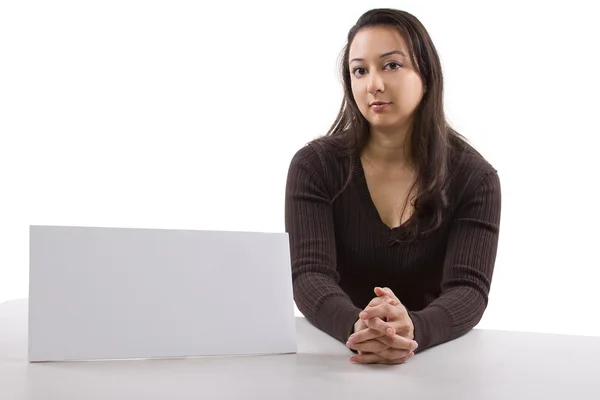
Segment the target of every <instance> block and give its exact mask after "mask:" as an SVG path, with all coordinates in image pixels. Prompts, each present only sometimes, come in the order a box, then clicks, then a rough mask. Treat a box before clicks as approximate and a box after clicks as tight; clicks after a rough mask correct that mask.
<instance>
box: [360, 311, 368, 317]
mask: <svg viewBox="0 0 600 400" xmlns="http://www.w3.org/2000/svg"><path fill="white" fill-rule="evenodd" d="M358 316H359V317H361V318H364V317H366V316H367V313H366V312H364V311H363V312H361V313H360V314H358Z"/></svg>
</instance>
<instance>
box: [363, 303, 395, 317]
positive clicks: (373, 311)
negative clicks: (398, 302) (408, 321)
mask: <svg viewBox="0 0 600 400" xmlns="http://www.w3.org/2000/svg"><path fill="white" fill-rule="evenodd" d="M401 312H402V309H401V308H400V307H395V306H392V305H391V304H389V303H383V304H380V305H378V306H373V307H367V308H366V309H365V310H363V311H361V313H360V314H359V315H358V316H359V318H361V319H363V320H369V319H373V318H376V317H379V318H386V319H392V318H397V317H399V316H400V314H401Z"/></svg>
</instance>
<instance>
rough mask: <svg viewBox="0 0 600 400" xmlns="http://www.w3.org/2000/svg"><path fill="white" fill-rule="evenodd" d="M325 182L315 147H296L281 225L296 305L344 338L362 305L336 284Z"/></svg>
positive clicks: (330, 216)
mask: <svg viewBox="0 0 600 400" xmlns="http://www.w3.org/2000/svg"><path fill="white" fill-rule="evenodd" d="M325 181H326V179H325V175H324V171H323V167H322V165H321V162H320V159H319V156H318V154H317V153H316V151H315V150H314V149H313V148H312V147H310V145H309V146H305V147H303V148H302V149H300V150H299V151H298V152H297V153H296V154H295V155H294V157H293V158H292V161H291V163H290V167H289V171H288V177H287V184H286V193H285V229H286V232H288V234H289V237H290V255H291V262H292V280H293V286H294V300H295V302H296V306H297V307H298V309H299V310H300V312H301V313H302V314H303V315H304V316H305V317H306V319H307V320H308V321H309V322H311V323H312V324H313V325H315V326H316V327H317V328H319V329H321V330H322V331H324V332H326V333H328V334H329V335H330V336H333V337H334V338H336V339H338V340H339V341H341V342H344V343H345V342H346V340H347V339H348V337H349V336H350V335H351V334H352V333H353V329H354V323H355V322H356V321H357V320H358V314H359V313H360V312H361V311H362V310H361V309H359V308H357V307H355V306H354V304H353V303H352V301H351V300H350V298H349V297H348V296H347V295H346V293H345V292H344V291H343V290H342V289H341V288H340V287H339V285H338V282H339V279H340V277H339V274H338V272H337V270H336V245H335V234H334V222H333V212H332V205H331V201H330V193H329V192H330V191H331V190H330V188H327V187H326V184H325ZM328 189H329V190H328Z"/></svg>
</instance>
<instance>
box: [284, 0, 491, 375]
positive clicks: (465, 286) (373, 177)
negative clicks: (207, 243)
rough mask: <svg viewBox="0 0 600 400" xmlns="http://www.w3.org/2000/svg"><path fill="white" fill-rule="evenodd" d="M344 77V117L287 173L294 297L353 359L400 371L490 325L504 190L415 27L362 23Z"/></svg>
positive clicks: (385, 12)
mask: <svg viewBox="0 0 600 400" xmlns="http://www.w3.org/2000/svg"><path fill="white" fill-rule="evenodd" d="M341 72H342V77H343V84H344V91H345V96H344V100H343V103H342V106H341V109H340V111H339V114H338V116H337V119H336V120H335V122H334V124H333V126H332V127H331V129H330V131H329V132H328V134H327V135H325V136H323V137H320V138H318V139H316V140H314V141H311V142H310V143H308V144H307V145H306V146H304V147H303V148H301V149H300V150H299V151H298V152H297V153H296V154H295V155H294V157H293V159H292V161H291V164H290V168H289V172H288V180H287V186H286V197H285V223H286V231H287V232H288V233H289V235H290V246H291V257H292V274H293V282H294V298H295V301H296V305H297V307H298V309H299V310H300V311H301V312H302V313H303V314H304V316H305V317H306V318H307V319H308V321H310V322H311V323H312V324H313V325H315V326H316V327H317V328H319V329H321V330H322V331H324V332H326V333H327V334H329V335H331V336H333V337H335V338H336V339H338V340H340V341H342V342H343V343H345V344H346V345H347V346H348V347H349V348H350V349H351V350H352V351H353V353H354V354H352V356H351V360H352V361H355V362H360V363H386V364H398V363H403V362H405V361H406V360H408V359H409V358H411V357H412V356H413V355H414V354H415V352H417V353H418V352H420V351H423V350H424V349H427V348H430V347H432V346H435V345H438V344H441V343H444V342H447V341H449V340H452V339H455V338H457V337H459V336H461V335H463V334H465V333H467V332H468V331H469V330H471V329H472V328H473V327H474V326H475V325H476V324H477V323H478V322H479V321H480V319H481V317H482V315H483V313H484V310H485V308H486V306H487V301H488V293H489V291H490V285H491V281H492V273H493V269H494V263H495V259H496V251H497V243H498V234H499V226H500V208H501V193H500V181H499V178H498V174H497V171H496V170H495V169H494V168H493V167H492V166H491V165H490V163H488V162H487V161H486V160H485V159H484V157H483V156H482V155H481V154H480V153H478V152H477V151H476V150H475V149H474V148H473V147H472V146H470V145H469V144H468V143H467V142H466V140H464V138H462V136H461V135H459V134H458V133H457V132H456V131H454V130H453V129H452V128H451V127H450V126H449V125H448V124H447V122H446V120H445V116H444V109H443V99H442V92H443V79H442V71H441V65H440V60H439V58H438V54H437V52H436V49H435V46H434V44H433V43H432V41H431V38H430V36H429V34H428V33H427V31H426V29H425V28H424V27H423V26H422V24H421V23H420V22H419V20H418V19H417V18H415V17H414V16H412V15H411V14H409V13H406V12H403V11H399V10H392V9H374V10H371V11H368V12H366V13H365V14H364V15H362V16H361V17H360V18H359V20H358V21H357V23H356V25H355V26H354V27H352V29H351V30H350V32H349V34H348V43H347V45H346V46H345V48H344V53H343V58H342V60H341Z"/></svg>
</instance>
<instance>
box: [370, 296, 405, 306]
mask: <svg viewBox="0 0 600 400" xmlns="http://www.w3.org/2000/svg"><path fill="white" fill-rule="evenodd" d="M384 303H387V304H390V305H392V306H397V305H398V304H400V303H399V302H398V300H396V299H393V298H391V297H389V296H387V295H386V296H381V297H375V298H373V300H371V301H370V302H369V304H368V305H367V308H368V307H375V306H378V305H381V304H384Z"/></svg>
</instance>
